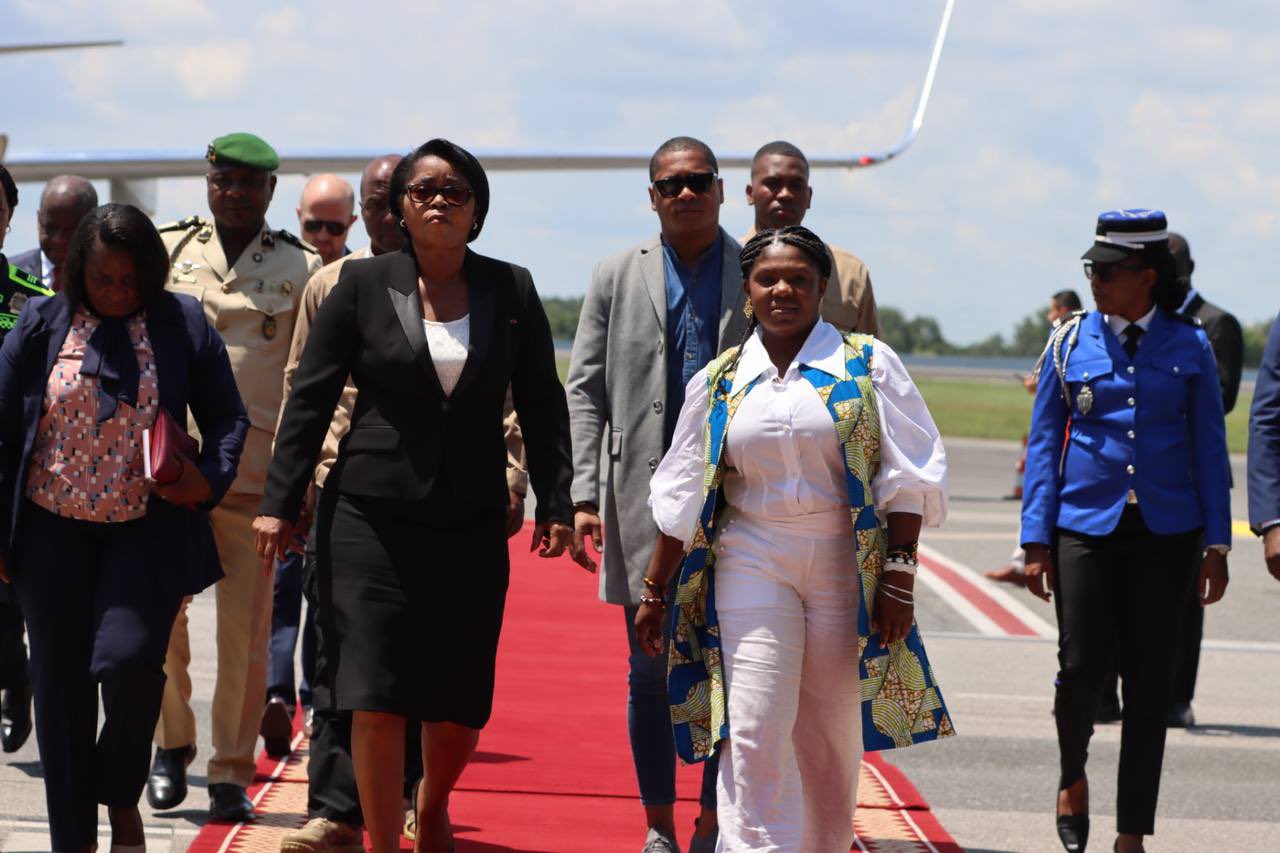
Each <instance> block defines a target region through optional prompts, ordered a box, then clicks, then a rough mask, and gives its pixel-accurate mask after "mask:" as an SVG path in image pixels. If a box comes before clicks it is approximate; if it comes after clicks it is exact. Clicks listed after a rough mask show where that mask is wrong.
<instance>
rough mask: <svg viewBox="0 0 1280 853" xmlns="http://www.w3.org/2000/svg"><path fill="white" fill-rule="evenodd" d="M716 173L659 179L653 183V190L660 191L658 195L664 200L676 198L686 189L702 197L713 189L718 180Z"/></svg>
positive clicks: (698, 173)
mask: <svg viewBox="0 0 1280 853" xmlns="http://www.w3.org/2000/svg"><path fill="white" fill-rule="evenodd" d="M718 177H719V175H717V174H716V173H715V172H697V173H695V174H692V175H676V176H674V177H671V178H659V179H658V180H656V181H654V182H653V188H654V189H655V190H657V191H658V195H660V196H662V197H663V198H675V197H676V196H678V195H680V193H681V192H683V191H684V188H685V187H688V188H689V189H691V190H693V192H694V193H695V194H697V195H702V194H703V193H705V192H707V191H708V190H710V189H711V187H712V185H713V184H715V182H716V178H718Z"/></svg>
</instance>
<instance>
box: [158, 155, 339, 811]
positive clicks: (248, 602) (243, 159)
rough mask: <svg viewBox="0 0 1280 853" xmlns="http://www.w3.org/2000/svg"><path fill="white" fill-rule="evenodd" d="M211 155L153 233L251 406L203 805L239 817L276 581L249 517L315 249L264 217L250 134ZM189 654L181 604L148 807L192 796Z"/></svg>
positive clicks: (262, 172)
mask: <svg viewBox="0 0 1280 853" xmlns="http://www.w3.org/2000/svg"><path fill="white" fill-rule="evenodd" d="M206 159H207V160H208V161H209V171H208V174H207V175H206V176H205V179H206V182H207V185H208V199H209V211H210V213H212V215H213V218H212V219H211V220H210V219H205V218H203V217H200V216H192V217H188V218H187V219H183V220H181V221H180V222H175V223H172V224H170V225H165V226H162V227H161V228H160V233H161V236H162V237H163V238H164V242H165V246H166V247H168V249H169V256H170V261H171V262H172V265H173V266H172V271H171V274H170V277H169V285H168V287H169V289H170V290H174V291H177V292H179V293H187V294H190V295H191V296H194V297H195V298H196V299H199V300H200V301H201V303H202V304H203V305H204V309H205V314H206V315H207V316H208V318H209V322H210V323H211V324H212V325H213V326H214V328H216V329H217V330H218V332H219V333H220V334H221V335H222V337H223V339H224V340H225V341H226V345H227V354H228V355H229V356H230V357H231V369H232V371H233V372H234V373H235V377H236V384H237V385H238V386H239V388H240V396H241V397H243V398H244V405H245V409H247V410H248V412H249V420H250V429H249V435H248V437H247V438H246V439H245V446H244V453H243V455H242V456H241V457H240V468H239V471H238V474H237V477H236V480H235V483H234V484H233V485H232V486H231V490H230V491H229V492H228V493H227V496H226V497H225V498H224V499H223V500H222V503H221V504H220V505H219V506H218V507H217V508H215V509H214V510H213V511H212V512H211V513H210V521H211V522H212V524H213V533H214V538H215V539H216V541H217V546H218V555H219V556H220V557H221V560H222V568H223V571H224V572H225V577H224V578H223V579H222V580H221V581H219V582H218V583H217V585H216V587H215V589H216V595H217V608H218V611H217V612H218V617H217V618H218V629H217V647H218V670H217V680H216V683H215V686H214V693H213V708H212V714H211V716H212V727H213V731H212V738H213V756H212V757H211V758H210V759H209V766H208V781H209V811H210V816H211V817H212V818H213V819H215V820H233V821H237V820H246V819H251V818H252V817H253V804H252V803H251V802H250V801H249V799H248V797H247V796H246V795H245V788H246V787H248V785H249V784H250V783H251V782H252V781H253V775H254V766H255V760H254V747H255V746H256V744H257V737H258V726H259V717H260V715H261V713H262V706H263V702H264V701H265V695H266V686H267V660H268V640H269V637H270V626H271V602H272V579H271V578H270V577H267V576H264V575H263V572H262V561H261V560H260V559H259V558H258V556H257V554H256V553H255V551H254V542H253V532H252V530H251V529H250V524H251V522H252V521H253V517H254V515H256V514H257V511H258V502H259V500H260V499H261V497H262V488H263V483H264V481H265V478H266V473H267V463H268V462H270V461H271V444H272V441H273V439H274V437H275V427H276V421H277V416H278V414H279V410H280V405H281V396H282V394H281V389H282V387H283V375H284V367H285V361H286V359H287V357H288V354H289V341H290V339H291V338H292V337H293V323H294V317H295V316H296V313H297V308H298V303H299V300H300V299H301V296H302V288H303V285H305V284H306V283H307V280H308V279H309V278H310V277H311V274H312V273H314V272H315V271H316V270H317V269H319V268H320V256H319V255H318V254H317V253H316V251H315V250H314V249H313V248H312V247H311V246H309V245H307V244H306V243H304V242H303V241H302V240H300V239H299V238H297V237H295V236H293V235H292V234H290V233H288V232H287V231H281V230H276V229H273V228H271V227H270V226H269V225H267V223H266V213H267V207H268V206H269V205H270V203H271V197H272V194H273V193H274V192H275V188H276V176H275V175H274V174H273V173H274V171H275V170H276V169H277V168H279V166H280V157H279V156H278V155H277V154H276V152H275V150H274V149H272V147H271V146H270V145H268V144H267V143H266V142H264V141H263V140H261V139H259V138H258V137H257V136H254V135H253V134H250V133H232V134H228V135H227V136H221V137H219V138H217V139H215V140H214V141H213V142H212V143H211V144H210V145H209V150H208V153H207V154H206ZM190 659H191V650H190V645H189V643H188V639H187V615H186V607H185V606H184V607H183V608H182V610H181V611H180V612H179V614H178V619H177V621H176V622H175V623H174V627H173V636H172V637H171V639H170V642H169V653H168V657H167V659H166V661H165V674H166V675H167V676H168V682H167V684H166V686H165V694H164V704H163V707H162V709H161V713H160V722H159V725H158V726H157V728H156V747H157V749H156V757H155V763H154V765H153V767H152V771H151V778H150V780H149V782H148V785H147V799H148V801H149V802H150V803H151V805H152V807H153V808H157V809H167V808H173V807H174V806H176V805H178V804H179V803H180V802H182V800H183V798H184V797H185V796H186V793H187V785H186V767H187V765H188V764H190V763H191V760H192V759H193V758H194V757H195V742H196V721H195V715H194V714H193V713H192V711H191V704H190V699H191V679H190V676H189V675H188V674H187V665H188V663H189V662H190Z"/></svg>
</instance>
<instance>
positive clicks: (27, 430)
mask: <svg viewBox="0 0 1280 853" xmlns="http://www.w3.org/2000/svg"><path fill="white" fill-rule="evenodd" d="M168 277H169V253H168V252H167V251H166V250H165V248H164V243H163V242H162V241H161V239H160V235H159V233H157V232H156V229H155V226H153V225H152V224H151V221H150V220H149V219H147V217H146V214H144V213H143V212H142V211H140V210H138V209H137V208H136V207H130V206H128V205H123V204H108V205H104V206H102V207H99V208H97V209H96V210H93V211H91V212H90V213H89V214H88V216H86V217H85V219H84V221H82V222H81V223H80V227H79V228H78V229H77V230H76V233H75V236H74V237H72V239H71V248H70V250H69V251H68V253H67V261H66V271H65V274H64V276H63V285H62V292H61V294H59V295H58V296H36V297H34V298H32V299H31V300H29V301H28V302H27V303H26V305H25V307H24V308H23V310H22V314H21V317H20V319H19V320H18V325H17V327H16V328H15V329H14V330H13V331H11V332H9V334H8V335H7V336H6V337H5V339H4V345H3V347H0V581H9V580H10V579H12V582H13V584H14V586H15V588H16V590H17V593H18V599H19V601H20V602H21V604H22V612H23V613H24V614H25V616H26V619H27V631H28V634H29V636H30V640H31V672H32V681H33V683H34V686H35V702H36V738H37V740H38V742H39V744H40V760H41V762H42V763H43V765H44V786H45V794H46V799H47V800H48V805H49V826H50V830H51V836H52V841H53V849H54V850H60V851H73V850H74V851H91V850H94V849H96V848H97V839H98V804H99V803H103V804H105V805H106V806H107V812H108V815H109V817H110V820H111V849H112V850H113V851H116V853H123V851H141V850H143V849H144V844H145V841H144V838H143V833H142V818H141V816H140V815H139V812H138V798H139V797H140V796H141V795H142V788H143V786H144V785H145V784H146V782H147V768H148V766H149V758H150V749H151V736H152V734H153V733H154V731H155V726H156V720H157V719H158V718H159V716H160V699H161V694H162V693H163V692H164V682H165V676H164V657H165V650H166V649H167V648H168V646H169V632H170V630H171V629H172V627H173V620H174V617H175V616H177V613H178V605H179V604H180V603H181V602H182V599H183V597H184V596H188V595H195V594H196V593H198V592H200V591H201V590H202V589H204V588H205V587H207V586H209V585H211V584H212V583H213V582H214V581H216V580H218V579H219V578H221V577H222V567H221V565H220V563H219V561H218V552H217V549H216V548H215V547H214V542H213V531H212V530H211V529H210V527H209V517H208V511H209V510H210V509H212V508H213V507H214V506H216V505H217V503H218V501H220V500H221V499H222V496H223V495H224V494H225V493H226V491H227V489H228V488H230V487H231V482H232V481H233V480H234V479H235V476H236V465H237V464H238V463H239V460H240V451H241V448H242V447H243V445H244V436H245V433H246V432H247V431H248V429H249V419H248V418H247V417H246V416H245V411H244V404H243V403H242V402H241V401H240V393H239V392H238V391H237V390H236V382H235V377H233V376H232V374H231V363H230V362H229V361H228V360H227V351H226V348H225V347H224V345H223V342H222V338H221V337H219V336H218V333H217V332H216V331H214V330H213V327H212V326H210V325H209V322H208V321H207V320H206V319H205V316H204V311H203V310H202V309H201V308H200V304H199V303H198V302H196V301H195V300H194V299H192V298H191V297H190V296H185V295H182V294H176V293H169V292H168V291H166V290H165V289H164V284H165V281H166V280H167V279H168ZM188 409H190V411H191V414H192V415H193V416H194V418H195V422H196V424H197V425H198V426H199V427H200V433H201V435H202V436H203V439H204V443H203V446H202V448H201V450H200V453H199V458H198V459H195V460H191V459H183V460H182V461H181V464H180V472H181V473H180V474H179V476H178V479H177V480H176V481H173V482H171V483H169V484H167V485H159V484H156V483H154V482H152V481H151V480H148V479H147V477H146V469H145V466H144V463H143V459H142V450H143V442H142V432H143V430H147V429H152V428H153V427H154V426H155V425H156V423H157V418H158V417H159V415H160V413H162V412H166V413H168V415H169V417H171V418H173V419H174V420H175V421H177V422H178V423H180V424H186V422H187V411H188ZM10 576H12V577H10ZM99 691H100V692H101V696H102V707H103V710H104V711H105V713H104V715H103V724H102V728H101V731H99V729H98V694H99Z"/></svg>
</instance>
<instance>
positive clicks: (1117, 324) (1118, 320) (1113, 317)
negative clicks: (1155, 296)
mask: <svg viewBox="0 0 1280 853" xmlns="http://www.w3.org/2000/svg"><path fill="white" fill-rule="evenodd" d="M1155 316H1156V309H1155V306H1154V305H1153V306H1152V307H1151V310H1150V311H1148V312H1147V313H1145V314H1143V315H1142V316H1141V317H1139V318H1138V319H1136V320H1134V321H1132V322H1133V325H1135V326H1137V327H1138V328H1139V329H1141V330H1142V331H1144V332H1145V331H1147V329H1150V328H1151V320H1152V319H1153V318H1154V317H1155ZM1102 318H1103V319H1104V320H1106V321H1107V325H1108V326H1110V327H1111V331H1112V332H1113V333H1114V334H1115V336H1116V337H1117V338H1119V339H1120V340H1121V342H1123V341H1124V330H1125V329H1127V328H1129V323H1130V321H1129V320H1126V319H1125V318H1124V317H1121V316H1120V315H1119V314H1103V315H1102ZM1138 344H1139V345H1141V344H1142V338H1138Z"/></svg>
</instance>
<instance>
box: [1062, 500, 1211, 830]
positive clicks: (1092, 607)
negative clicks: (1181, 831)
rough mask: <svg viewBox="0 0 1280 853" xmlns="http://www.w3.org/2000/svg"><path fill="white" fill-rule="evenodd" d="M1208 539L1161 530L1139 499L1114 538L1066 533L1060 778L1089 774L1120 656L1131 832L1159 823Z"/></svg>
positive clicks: (1126, 825)
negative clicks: (1102, 700) (1174, 697)
mask: <svg viewBox="0 0 1280 853" xmlns="http://www.w3.org/2000/svg"><path fill="white" fill-rule="evenodd" d="M1199 537H1200V532H1199V531H1192V532H1190V533H1181V534H1175V535H1159V534H1155V533H1152V532H1151V531H1150V530H1148V529H1147V527H1146V525H1145V524H1144V523H1143V521H1142V516H1141V514H1140V513H1139V511H1138V508H1137V507H1136V506H1131V507H1128V508H1126V509H1125V511H1124V514H1123V515H1122V516H1121V518H1120V523H1119V525H1118V526H1117V527H1116V529H1115V531H1113V532H1112V533H1110V534H1108V535H1106V536H1085V535H1083V534H1079V533H1074V532H1072V531H1069V530H1059V531H1058V533H1057V540H1058V541H1057V543H1056V546H1055V554H1054V564H1055V566H1056V567H1057V571H1056V572H1055V573H1054V579H1053V587H1054V590H1053V591H1054V606H1055V608H1056V609H1057V612H1058V665H1059V671H1058V680H1057V692H1056V695H1055V697H1054V716H1055V718H1056V721H1057V726H1058V748H1059V750H1060V753H1061V762H1062V766H1061V777H1060V779H1059V783H1058V785H1059V788H1067V787H1069V786H1071V785H1072V784H1074V783H1075V782H1076V781H1078V780H1079V779H1080V778H1081V777H1083V776H1084V775H1085V763H1086V761H1087V760H1088V754H1089V739H1090V738H1091V737H1092V736H1093V718H1094V712H1095V710H1096V709H1097V707H1098V696H1099V694H1100V692H1101V689H1102V685H1103V682H1104V681H1105V680H1106V678H1107V675H1108V671H1109V670H1110V668H1111V666H1112V663H1113V662H1115V663H1116V664H1118V666H1119V671H1120V677H1121V682H1122V684H1123V698H1124V718H1123V722H1122V724H1121V733H1120V771H1119V780H1118V785H1117V795H1116V827H1117V831H1119V832H1121V833H1133V834H1136V835H1150V834H1152V833H1153V832H1154V830H1155V812H1156V800H1157V797H1158V794H1159V790H1160V770H1161V766H1162V763H1163V761H1164V742H1165V719H1166V717H1167V716H1168V713H1169V697H1170V693H1171V691H1172V684H1173V667H1174V658H1175V655H1176V647H1177V642H1176V641H1177V638H1178V635H1179V628H1180V623H1181V621H1182V615H1183V610H1184V607H1185V602H1186V597H1187V596H1188V595H1190V594H1191V592H1192V585H1193V578H1194V577H1195V571H1196V568H1197V566H1198V561H1197V559H1196V558H1197V556H1198V551H1199V549H1198V544H1199V541H1200V538H1199Z"/></svg>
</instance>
